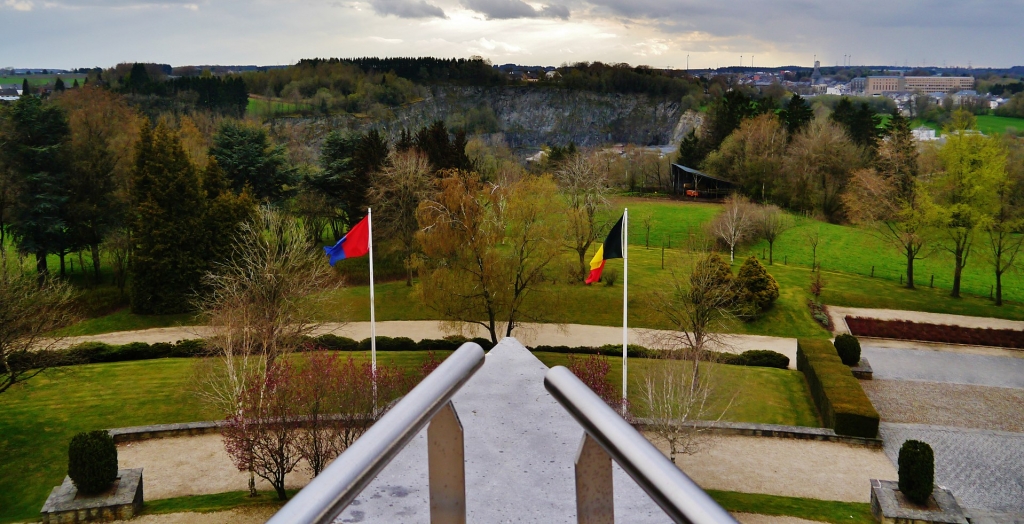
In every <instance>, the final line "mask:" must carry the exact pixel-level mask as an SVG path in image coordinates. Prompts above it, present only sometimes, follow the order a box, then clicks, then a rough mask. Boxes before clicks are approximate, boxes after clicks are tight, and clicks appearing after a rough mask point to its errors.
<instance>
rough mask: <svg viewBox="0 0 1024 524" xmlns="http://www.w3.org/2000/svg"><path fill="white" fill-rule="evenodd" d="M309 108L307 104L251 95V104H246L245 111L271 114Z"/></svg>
mask: <svg viewBox="0 0 1024 524" xmlns="http://www.w3.org/2000/svg"><path fill="white" fill-rule="evenodd" d="M308 109H310V107H309V106H308V105H305V104H294V103H291V102H282V101H280V100H267V99H264V98H252V97H250V98H249V104H248V105H247V106H246V108H245V112H246V114H248V115H251V116H269V115H284V114H290V113H297V112H299V111H303V110H308Z"/></svg>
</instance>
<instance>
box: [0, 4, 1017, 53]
mask: <svg viewBox="0 0 1024 524" xmlns="http://www.w3.org/2000/svg"><path fill="white" fill-rule="evenodd" d="M545 1H548V0H545ZM550 1H551V2H552V3H537V2H533V1H524V0H366V1H352V0H181V1H178V0H148V1H147V0H141V1H140V0H52V1H51V0H0V67H7V66H11V67H52V68H72V67H91V66H103V67H107V66H111V65H114V64H116V63H118V62H136V61H138V62H142V61H145V62H160V63H169V64H172V65H200V64H260V65H271V64H289V63H294V62H296V61H297V60H299V59H300V58H309V57H353V56H428V55H429V56H443V57H452V56H455V57H468V56H470V55H481V56H483V57H485V58H489V59H490V60H491V61H493V62H494V63H496V64H501V63H507V62H515V63H520V64H532V65H559V64H561V63H563V62H577V61H583V60H586V61H593V60H601V61H605V62H628V63H630V64H634V65H637V64H647V65H651V66H655V67H665V66H671V67H675V68H683V67H686V60H687V55H689V65H690V67H693V68H706V67H717V66H723V67H724V66H730V65H738V64H739V63H740V59H741V56H742V60H743V64H744V65H748V66H749V65H750V64H751V60H753V64H754V66H759V65H761V66H778V65H790V64H796V65H810V64H811V63H812V61H813V58H814V56H815V55H817V57H818V59H819V60H821V61H822V64H824V65H835V64H839V63H842V62H843V61H844V60H846V58H844V56H845V55H850V60H851V62H852V63H853V64H855V65H856V64H876V65H877V64H890V65H900V66H902V65H904V64H906V65H909V66H917V65H940V66H941V65H943V64H948V65H951V66H952V65H963V66H967V65H968V64H971V65H973V66H975V67H985V66H991V67H1008V66H1012V65H1021V64H1024V33H1022V32H1021V24H1022V22H1024V1H1021V0H981V1H979V0H897V1H892V0H861V1H858V2H840V1H837V0H775V1H772V2H767V1H752V0H703V1H696V0H550Z"/></svg>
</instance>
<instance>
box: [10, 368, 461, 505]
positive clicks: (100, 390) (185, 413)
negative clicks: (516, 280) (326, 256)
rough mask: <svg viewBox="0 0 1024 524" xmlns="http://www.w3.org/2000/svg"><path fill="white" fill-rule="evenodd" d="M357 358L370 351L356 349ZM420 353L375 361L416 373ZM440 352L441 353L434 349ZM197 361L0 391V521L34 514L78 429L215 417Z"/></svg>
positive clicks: (42, 380)
mask: <svg viewBox="0 0 1024 524" xmlns="http://www.w3.org/2000/svg"><path fill="white" fill-rule="evenodd" d="M354 356H355V358H356V359H357V360H366V359H368V358H369V356H368V355H367V354H365V353H363V352H356V353H354ZM426 356H427V354H426V353H424V352H404V353H382V354H380V355H378V358H379V359H380V360H381V361H383V362H393V363H394V364H396V365H398V366H401V367H402V368H403V369H407V370H418V369H419V366H420V365H421V364H422V362H423V360H424V359H425V358H426ZM439 356H443V355H442V354H440V353H439ZM195 362H196V361H195V360H192V359H159V360H147V361H137V362H117V363H112V364H90V365H84V366H74V367H71V368H61V369H60V370H59V371H58V372H54V373H50V374H48V375H46V376H43V377H37V378H35V379H33V380H31V381H30V382H28V383H27V384H25V385H23V386H20V387H16V388H14V389H11V390H8V391H7V392H5V393H4V394H2V395H0V413H3V416H2V417H0V456H2V457H4V459H3V460H2V461H0V522H11V521H17V520H24V519H29V518H33V517H38V516H39V508H41V507H42V506H43V502H45V500H46V496H47V495H48V494H49V493H50V490H51V489H52V488H53V487H54V486H57V485H59V484H60V483H61V481H62V479H63V478H64V475H65V472H66V468H67V445H68V442H69V441H70V440H71V437H72V436H74V435H75V434H76V433H78V432H80V431H91V430H96V429H108V428H116V427H125V426H139V425H145V424H167V423H172V422H192V421H197V420H213V419H219V418H221V416H220V415H219V414H218V413H216V412H215V411H213V410H211V409H210V408H208V407H207V406H205V405H204V404H203V403H202V402H200V400H199V399H198V398H197V397H196V396H195V394H194V393H193V388H192V385H191V382H190V377H191V375H192V370H193V366H194V365H195Z"/></svg>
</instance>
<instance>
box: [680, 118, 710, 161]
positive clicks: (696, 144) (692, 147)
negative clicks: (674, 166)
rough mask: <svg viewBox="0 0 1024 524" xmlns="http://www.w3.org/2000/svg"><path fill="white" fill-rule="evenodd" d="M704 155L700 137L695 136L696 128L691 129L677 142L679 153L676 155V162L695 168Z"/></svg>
mask: <svg viewBox="0 0 1024 524" xmlns="http://www.w3.org/2000/svg"><path fill="white" fill-rule="evenodd" d="M706 156H707V153H706V152H705V151H704V146H703V144H702V143H701V141H700V137H699V136H697V128H693V129H691V130H690V132H689V133H687V134H686V136H685V137H683V141H682V142H680V143H679V154H678V155H677V156H676V163H678V164H681V165H684V166H686V167H689V168H692V169H697V168H699V167H700V164H701V162H703V161H704V157H706Z"/></svg>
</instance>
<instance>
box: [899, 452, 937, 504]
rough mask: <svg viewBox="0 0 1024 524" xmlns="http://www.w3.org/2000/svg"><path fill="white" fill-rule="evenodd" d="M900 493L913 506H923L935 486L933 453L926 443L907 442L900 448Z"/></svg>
mask: <svg viewBox="0 0 1024 524" xmlns="http://www.w3.org/2000/svg"><path fill="white" fill-rule="evenodd" d="M897 462H898V464H899V467H900V469H899V475H900V481H899V486H900V492H901V493H903V495H904V496H905V497H907V498H908V499H910V501H911V502H913V503H915V504H921V505H924V504H925V503H926V502H928V497H930V496H932V489H933V487H934V485H935V453H933V452H932V447H931V446H929V445H928V443H927V442H921V441H920V440H908V441H906V442H904V443H903V445H902V446H900V456H899V460H898V461H897Z"/></svg>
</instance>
